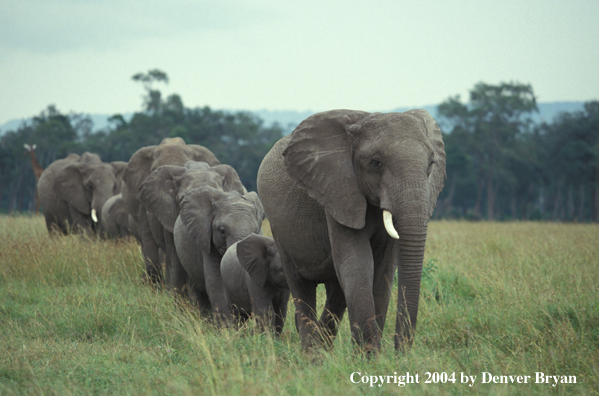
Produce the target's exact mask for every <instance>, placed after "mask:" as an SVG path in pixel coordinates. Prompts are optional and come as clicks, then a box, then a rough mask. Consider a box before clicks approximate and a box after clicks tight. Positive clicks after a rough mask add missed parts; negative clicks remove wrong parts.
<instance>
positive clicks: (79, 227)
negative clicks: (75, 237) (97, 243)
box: [69, 205, 93, 236]
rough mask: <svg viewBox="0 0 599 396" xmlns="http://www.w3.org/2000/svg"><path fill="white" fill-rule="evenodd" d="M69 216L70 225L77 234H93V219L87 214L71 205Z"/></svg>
mask: <svg viewBox="0 0 599 396" xmlns="http://www.w3.org/2000/svg"><path fill="white" fill-rule="evenodd" d="M69 217H70V219H71V224H69V226H70V227H71V231H72V232H74V233H76V234H80V233H81V234H83V233H84V234H86V235H88V236H91V235H93V232H92V224H91V220H90V219H89V218H88V217H87V216H86V215H84V214H83V213H81V212H79V211H78V210H77V209H75V208H74V207H72V206H70V205H69Z"/></svg>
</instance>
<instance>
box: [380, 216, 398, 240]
mask: <svg viewBox="0 0 599 396" xmlns="http://www.w3.org/2000/svg"><path fill="white" fill-rule="evenodd" d="M383 223H385V230H387V234H389V236H390V237H391V238H394V239H399V234H398V233H397V231H396V230H395V227H393V215H392V214H391V212H389V211H388V210H386V209H385V210H383Z"/></svg>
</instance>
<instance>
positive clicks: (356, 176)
mask: <svg viewBox="0 0 599 396" xmlns="http://www.w3.org/2000/svg"><path fill="white" fill-rule="evenodd" d="M445 178H446V173H445V148H444V144H443V138H442V134H441V130H440V129H439V126H438V125H437V123H436V122H435V120H434V119H433V118H432V117H431V115H430V114H429V113H428V112H426V111H425V110H420V109H418V110H410V111H406V112H403V113H368V112H364V111H357V110H331V111H326V112H322V113H317V114H314V115H312V116H310V117H308V118H307V119H305V120H304V121H302V122H301V123H300V124H299V125H298V126H297V128H296V129H295V130H294V131H293V132H292V133H291V134H290V135H288V136H286V137H283V138H282V139H280V140H279V141H278V142H277V143H275V145H274V146H273V148H272V149H271V150H270V151H269V153H267V155H266V156H265V158H264V159H263V161H262V164H261V165H260V169H259V170H258V194H259V195H260V198H261V200H262V203H263V205H264V209H265V211H266V214H267V217H268V219H269V221H270V225H271V230H272V234H273V237H274V239H275V241H276V244H277V249H278V251H279V254H280V255H281V260H282V263H283V269H284V272H285V277H286V278H287V282H288V284H289V288H290V290H291V294H292V295H293V298H294V303H295V307H296V323H297V326H298V330H299V333H300V339H301V344H302V348H303V349H304V350H312V349H313V348H314V347H317V346H319V345H324V346H332V342H333V341H334V339H335V337H336V335H337V331H338V325H339V323H338V322H339V321H340V320H341V319H342V317H343V315H344V313H345V310H346V308H347V311H348V315H349V323H350V327H351V332H352V339H353V340H354V341H355V343H356V344H357V345H358V347H359V348H361V350H362V351H364V352H366V353H367V354H369V355H370V354H375V353H376V352H378V351H379V350H380V345H381V334H382V330H383V327H384V325H385V318H386V315H387V309H388V305H389V300H390V297H391V291H392V285H393V280H394V276H395V270H396V268H398V301H397V319H396V326H395V337H394V342H395V348H396V349H397V350H404V349H405V347H407V346H409V345H411V343H412V340H413V338H412V336H413V330H414V329H415V326H416V319H417V314H418V303H419V293H420V281H421V276H422V262H423V257H424V249H425V244H426V236H427V228H428V222H429V220H430V218H431V215H432V213H433V210H434V208H435V206H436V201H437V197H438V195H439V192H440V191H441V189H442V188H443V184H444V179H445ZM319 283H324V284H325V289H326V295H327V298H326V302H325V309H324V311H323V313H322V315H321V317H320V319H319V321H317V320H316V313H315V312H316V311H315V310H316V286H317V284H319Z"/></svg>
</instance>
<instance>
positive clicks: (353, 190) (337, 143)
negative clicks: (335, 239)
mask: <svg viewBox="0 0 599 396" xmlns="http://www.w3.org/2000/svg"><path fill="white" fill-rule="evenodd" d="M369 114H370V113H367V112H364V111H353V110H331V111H327V112H323V113H317V114H314V115H312V116H310V117H308V118H307V119H305V120H304V121H302V122H301V123H300V124H299V125H298V127H297V128H296V129H295V130H294V131H293V133H292V134H291V139H290V140H289V143H288V145H287V147H286V148H285V150H284V151H283V157H284V164H285V170H286V171H287V174H289V176H290V177H291V178H292V179H293V180H294V181H295V182H296V183H297V185H298V186H299V187H300V188H303V189H305V190H306V192H307V193H308V195H309V196H310V197H312V198H313V199H315V200H316V201H318V203H319V204H320V205H322V206H323V207H324V209H325V210H326V211H327V213H329V214H330V215H331V216H333V218H334V219H335V220H336V221H338V222H339V223H341V224H343V225H345V226H347V227H351V228H354V229H361V228H363V227H364V225H365V224H366V198H365V197H364V195H363V194H362V192H361V191H360V189H359V186H358V179H357V176H356V173H355V170H354V165H353V160H352V146H351V143H352V139H353V137H352V135H351V134H350V133H349V132H348V130H347V128H348V127H349V126H350V125H351V124H354V123H356V122H358V121H359V120H360V119H362V118H364V117H365V116H367V115H369Z"/></svg>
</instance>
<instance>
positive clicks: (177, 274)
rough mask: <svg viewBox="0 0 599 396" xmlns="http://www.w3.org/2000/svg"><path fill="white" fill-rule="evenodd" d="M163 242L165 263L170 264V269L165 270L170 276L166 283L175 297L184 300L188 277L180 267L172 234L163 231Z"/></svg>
mask: <svg viewBox="0 0 599 396" xmlns="http://www.w3.org/2000/svg"><path fill="white" fill-rule="evenodd" d="M164 242H165V246H166V256H167V262H169V263H170V268H169V267H167V270H170V276H169V277H168V279H167V281H170V283H169V284H168V285H169V286H170V287H172V288H173V290H174V292H175V295H176V296H177V297H179V298H181V299H185V297H187V294H188V293H187V292H188V290H187V284H188V281H189V276H188V275H187V271H185V269H184V268H183V265H181V261H180V260H179V256H178V255H177V250H176V249H175V239H174V237H173V234H171V233H170V232H168V231H166V230H164Z"/></svg>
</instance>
